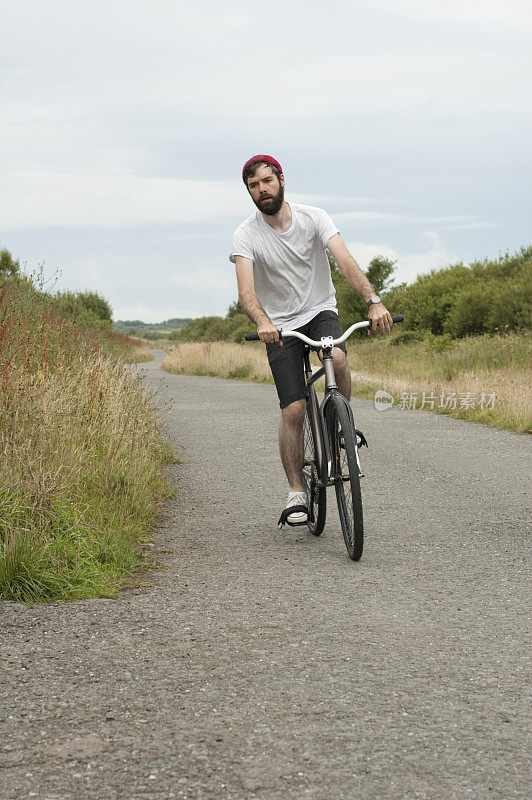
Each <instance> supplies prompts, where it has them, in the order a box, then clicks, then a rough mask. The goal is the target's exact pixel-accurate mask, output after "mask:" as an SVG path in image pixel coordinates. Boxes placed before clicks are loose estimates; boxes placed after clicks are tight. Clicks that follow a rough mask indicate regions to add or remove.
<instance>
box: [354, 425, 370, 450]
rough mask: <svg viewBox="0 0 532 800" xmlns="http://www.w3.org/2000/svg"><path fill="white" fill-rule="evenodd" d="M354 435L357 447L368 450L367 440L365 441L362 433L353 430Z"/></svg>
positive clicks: (356, 429)
mask: <svg viewBox="0 0 532 800" xmlns="http://www.w3.org/2000/svg"><path fill="white" fill-rule="evenodd" d="M355 433H356V437H357V447H367V448H368V449H369V444H368V440H367V439H366V437H365V436H364V434H363V433H362V431H359V430H358V428H355Z"/></svg>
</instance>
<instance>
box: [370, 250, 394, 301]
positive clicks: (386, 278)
mask: <svg viewBox="0 0 532 800" xmlns="http://www.w3.org/2000/svg"><path fill="white" fill-rule="evenodd" d="M395 263H396V262H395V261H392V260H391V259H389V258H385V256H375V258H372V259H371V261H370V262H369V266H368V271H367V272H366V275H367V276H368V281H369V282H370V283H371V285H372V286H373V288H374V289H375V291H376V292H377V294H378V295H381V294H384V293H385V292H387V291H388V289H389V288H390V284H391V283H392V282H393V277H392V276H393V274H394V272H395Z"/></svg>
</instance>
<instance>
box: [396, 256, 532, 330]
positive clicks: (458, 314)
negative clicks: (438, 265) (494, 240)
mask: <svg viewBox="0 0 532 800" xmlns="http://www.w3.org/2000/svg"><path fill="white" fill-rule="evenodd" d="M531 283H532V247H527V248H525V247H522V248H521V249H520V250H518V251H517V252H516V253H514V254H509V253H506V254H505V255H503V256H501V257H500V258H498V259H495V260H492V261H488V260H487V259H485V260H484V261H476V262H474V263H473V264H471V266H469V267H468V266H465V265H464V264H454V265H452V266H449V267H446V268H444V269H440V270H432V272H430V273H429V274H428V275H420V276H419V277H418V278H417V279H416V280H415V281H414V282H413V283H411V284H410V285H405V284H403V285H401V286H398V287H396V288H394V289H391V290H390V291H389V292H388V293H387V295H386V296H385V302H386V305H387V306H388V308H389V310H390V312H391V313H392V314H399V313H401V314H404V317H405V324H406V325H408V327H409V328H410V329H413V330H430V331H431V332H432V333H433V334H435V335H437V336H438V335H441V334H444V333H448V334H450V335H451V336H467V335H471V334H481V333H486V332H488V333H495V332H497V331H517V330H523V329H530V327H532V297H531V294H532V293H531V290H530V288H529V287H530V285H531Z"/></svg>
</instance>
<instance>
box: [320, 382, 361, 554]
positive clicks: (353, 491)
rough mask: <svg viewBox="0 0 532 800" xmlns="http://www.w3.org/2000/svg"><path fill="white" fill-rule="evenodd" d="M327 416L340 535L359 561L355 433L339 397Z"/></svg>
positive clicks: (359, 500) (333, 401) (357, 469)
mask: <svg viewBox="0 0 532 800" xmlns="http://www.w3.org/2000/svg"><path fill="white" fill-rule="evenodd" d="M326 419H327V434H328V437H329V444H330V447H331V460H332V474H333V480H334V488H335V490H336V501H337V503H338V513H339V515H340V523H341V525H342V534H343V537H344V541H345V546H346V547H347V552H348V554H349V558H351V559H352V560H353V561H358V560H359V559H360V557H361V556H362V550H363V548H364V520H363V515H362V494H361V491H360V474H359V468H358V463H357V455H356V447H357V444H356V434H355V430H354V426H353V423H352V421H351V417H350V415H349V412H348V410H347V408H346V407H345V405H344V402H343V400H341V399H340V398H339V397H332V398H331V400H330V402H329V404H328V405H327V411H326Z"/></svg>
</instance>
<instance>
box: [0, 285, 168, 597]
mask: <svg viewBox="0 0 532 800" xmlns="http://www.w3.org/2000/svg"><path fill="white" fill-rule="evenodd" d="M136 355H139V346H138V343H135V342H132V341H129V342H124V341H119V340H118V339H117V338H116V336H115V335H112V334H111V335H109V334H105V333H101V332H100V333H90V332H88V331H81V330H80V329H79V328H77V327H76V326H75V325H74V324H72V323H71V322H69V320H68V319H63V318H61V317H59V316H57V314H56V313H55V311H54V306H53V302H52V301H51V299H50V298H49V297H47V296H46V295H44V294H43V293H41V292H37V291H36V290H35V289H34V288H33V287H32V286H31V284H30V283H29V282H28V281H9V282H6V283H5V284H4V285H3V286H2V287H1V289H0V459H1V461H2V471H1V474H0V597H1V598H3V599H11V600H22V601H25V602H36V601H39V600H48V599H72V598H79V597H91V596H92V597H93V596H102V595H112V594H113V593H114V592H116V590H117V589H118V587H119V586H120V585H121V582H122V580H123V577H124V575H125V574H126V573H127V572H128V571H130V570H131V569H133V568H134V567H135V566H136V565H137V564H138V563H139V561H140V559H141V552H140V548H139V537H141V536H142V535H143V534H144V533H145V531H146V530H147V529H148V528H149V526H150V525H152V524H153V522H154V520H155V517H156V511H157V508H158V505H159V503H160V501H161V500H162V499H163V498H164V497H165V496H167V494H168V491H169V490H168V486H167V484H166V482H165V481H164V480H163V479H162V476H161V468H162V465H163V464H164V463H165V462H167V461H168V459H169V457H170V454H169V452H168V448H167V447H165V446H164V445H163V444H162V443H161V441H160V438H159V434H158V431H157V420H156V417H155V414H154V411H153V409H152V407H151V404H150V398H149V396H148V395H147V393H146V392H145V391H144V390H143V388H142V386H141V385H140V382H139V379H138V378H137V376H136V374H135V372H134V370H133V369H130V368H127V367H126V364H125V362H126V361H131V360H134V358H135V357H136ZM144 355H146V353H144ZM140 357H142V351H141V352H140Z"/></svg>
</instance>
